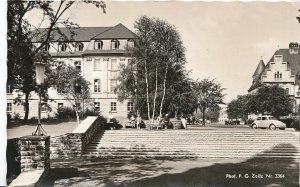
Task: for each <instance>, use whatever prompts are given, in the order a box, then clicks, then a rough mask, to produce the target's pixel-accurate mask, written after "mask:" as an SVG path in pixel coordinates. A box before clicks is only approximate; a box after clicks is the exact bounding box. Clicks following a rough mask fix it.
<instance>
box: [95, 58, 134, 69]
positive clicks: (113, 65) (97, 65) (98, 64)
mask: <svg viewBox="0 0 300 187" xmlns="http://www.w3.org/2000/svg"><path fill="white" fill-rule="evenodd" d="M108 60H109V59H108V58H103V61H108ZM128 61H131V59H128ZM101 70H102V68H101V61H100V58H96V59H95V61H94V71H101ZM110 70H111V71H117V70H118V62H117V59H111V63H110Z"/></svg>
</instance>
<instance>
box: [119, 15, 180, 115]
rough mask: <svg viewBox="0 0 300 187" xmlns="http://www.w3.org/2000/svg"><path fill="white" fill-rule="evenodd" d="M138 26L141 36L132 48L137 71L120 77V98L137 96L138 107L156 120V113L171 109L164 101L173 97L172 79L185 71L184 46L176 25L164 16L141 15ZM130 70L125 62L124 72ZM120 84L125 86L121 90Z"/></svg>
mask: <svg viewBox="0 0 300 187" xmlns="http://www.w3.org/2000/svg"><path fill="white" fill-rule="evenodd" d="M135 29H136V35H137V36H138V38H137V41H136V45H135V47H134V49H133V50H132V55H133V56H134V58H135V60H134V63H135V65H134V66H135V72H134V75H129V76H126V77H125V79H124V77H121V78H120V82H121V84H120V86H119V88H120V94H119V98H120V100H123V99H126V98H125V96H126V97H130V98H134V100H135V102H136V105H135V106H136V110H139V111H140V113H147V117H148V119H149V120H151V121H153V120H154V118H155V116H156V115H159V114H161V113H163V112H166V110H167V109H168V107H164V104H165V101H167V100H169V99H168V97H171V95H168V92H170V89H172V85H173V83H174V82H175V81H173V80H172V79H173V78H174V77H176V76H177V75H179V74H182V73H183V72H184V67H183V65H184V64H185V54H184V47H183V45H182V42H181V39H180V36H179V33H178V31H177V30H176V29H175V27H174V26H172V25H170V24H168V23H167V22H165V21H163V20H160V19H156V18H149V17H147V16H142V17H141V18H139V19H138V20H137V21H136V22H135ZM129 71H130V68H129V69H128V68H126V66H124V67H123V69H122V70H121V75H124V74H125V73H124V72H129ZM122 72H123V73H122ZM180 77H183V78H184V76H181V75H180ZM133 79H134V81H133ZM121 88H122V89H126V90H123V91H121ZM124 93H126V94H124ZM178 94H180V93H178ZM129 95H130V96H129ZM168 104H169V103H168ZM157 106H159V108H158V107H157Z"/></svg>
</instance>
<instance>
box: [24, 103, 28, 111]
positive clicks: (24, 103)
mask: <svg viewBox="0 0 300 187" xmlns="http://www.w3.org/2000/svg"><path fill="white" fill-rule="evenodd" d="M28 108H29V103H28ZM23 110H24V112H26V105H25V103H24V104H23Z"/></svg>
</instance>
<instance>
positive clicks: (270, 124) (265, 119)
mask: <svg viewBox="0 0 300 187" xmlns="http://www.w3.org/2000/svg"><path fill="white" fill-rule="evenodd" d="M251 127H252V128H254V129H257V128H269V129H271V130H275V129H276V128H279V129H280V130H284V129H285V128H286V125H285V123H283V122H281V121H279V120H277V119H276V118H275V117H273V116H267V115H266V116H259V117H257V118H256V120H255V121H254V122H253V123H252V124H251Z"/></svg>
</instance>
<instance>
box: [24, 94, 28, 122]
mask: <svg viewBox="0 0 300 187" xmlns="http://www.w3.org/2000/svg"><path fill="white" fill-rule="evenodd" d="M24 106H25V116H24V119H23V120H24V122H27V120H28V115H29V92H26V93H25V103H24Z"/></svg>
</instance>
